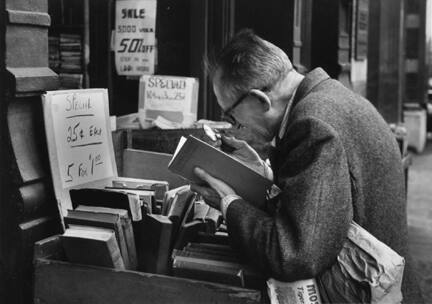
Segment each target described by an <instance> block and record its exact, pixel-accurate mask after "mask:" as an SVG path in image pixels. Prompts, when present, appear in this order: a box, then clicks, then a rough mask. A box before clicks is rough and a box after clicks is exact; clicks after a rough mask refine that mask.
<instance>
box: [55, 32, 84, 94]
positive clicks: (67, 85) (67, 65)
mask: <svg viewBox="0 0 432 304" xmlns="http://www.w3.org/2000/svg"><path fill="white" fill-rule="evenodd" d="M82 49H83V47H82V37H81V35H77V34H64V33H62V34H60V38H59V50H60V65H59V69H58V72H59V77H60V87H61V88H63V89H82V84H83V74H82V73H83V56H82Z"/></svg>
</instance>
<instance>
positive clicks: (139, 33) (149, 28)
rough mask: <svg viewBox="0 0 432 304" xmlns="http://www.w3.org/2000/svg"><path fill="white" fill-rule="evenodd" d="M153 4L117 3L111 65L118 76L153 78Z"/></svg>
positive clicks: (149, 1) (144, 1)
mask: <svg viewBox="0 0 432 304" xmlns="http://www.w3.org/2000/svg"><path fill="white" fill-rule="evenodd" d="M156 4H157V2H156V0H117V1H116V28H115V63H116V70H117V73H118V74H119V75H129V76H137V75H138V76H139V75H143V74H153V73H154V65H155V53H156V39H155V31H156Z"/></svg>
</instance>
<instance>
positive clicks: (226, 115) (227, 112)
mask: <svg viewBox="0 0 432 304" xmlns="http://www.w3.org/2000/svg"><path fill="white" fill-rule="evenodd" d="M248 95H249V92H246V93H245V94H243V95H241V96H240V97H239V99H237V100H236V102H234V103H233V104H232V105H231V106H230V107H229V108H228V109H226V110H224V111H223V117H222V118H223V119H224V120H226V121H228V122H229V123H230V124H232V125H233V127H236V128H237V129H241V128H243V126H242V125H241V124H240V123H239V122H238V121H237V120H236V119H235V117H234V116H233V115H232V114H231V112H232V111H233V110H234V109H235V108H236V107H237V106H238V105H239V104H240V103H241V102H242V101H243V100H244V99H245V98H246V97H247V96H248Z"/></svg>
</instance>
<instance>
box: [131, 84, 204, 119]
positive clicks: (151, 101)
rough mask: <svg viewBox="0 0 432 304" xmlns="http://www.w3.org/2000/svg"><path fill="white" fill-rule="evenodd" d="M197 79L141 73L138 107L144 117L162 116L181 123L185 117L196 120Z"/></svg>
mask: <svg viewBox="0 0 432 304" xmlns="http://www.w3.org/2000/svg"><path fill="white" fill-rule="evenodd" d="M197 103H198V80H197V79H196V78H191V77H176V76H162V75H153V76H150V75H143V76H141V78H140V86H139V108H140V109H144V111H145V115H146V118H148V119H152V120H154V119H156V118H157V116H159V115H160V116H162V117H164V118H166V119H168V120H171V121H174V122H178V123H182V122H184V119H185V117H188V118H189V119H191V120H194V121H195V120H196V117H197V108H198V105H197Z"/></svg>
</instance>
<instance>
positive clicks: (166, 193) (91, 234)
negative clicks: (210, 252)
mask: <svg viewBox="0 0 432 304" xmlns="http://www.w3.org/2000/svg"><path fill="white" fill-rule="evenodd" d="M70 196H71V200H72V205H73V206H74V209H73V210H68V214H67V216H65V217H64V221H65V224H66V227H67V229H66V232H65V234H64V235H63V237H62V238H64V239H65V240H66V241H65V242H64V243H65V244H68V243H71V241H70V240H71V239H73V241H72V243H73V244H74V246H71V245H69V246H67V245H66V246H64V249H65V253H66V257H67V258H68V259H69V261H71V262H75V263H81V264H91V265H97V266H105V267H114V268H120V269H123V268H124V269H132V270H136V269H138V270H142V271H146V272H152V273H159V274H168V273H169V272H170V269H169V266H170V265H169V264H170V263H169V259H170V256H171V252H172V249H173V247H174V245H175V243H176V242H177V241H178V237H179V235H180V234H181V235H183V234H182V233H183V232H184V228H182V225H184V223H185V222H186V218H187V217H189V218H193V211H194V210H195V208H194V206H195V198H196V194H195V193H193V192H192V191H190V188H189V186H184V187H179V188H175V189H171V190H169V188H168V183H167V182H165V181H153V180H141V179H132V178H131V179H127V178H122V180H121V181H116V180H114V181H113V182H112V185H111V186H107V187H105V188H104V189H99V188H81V189H72V190H70ZM96 230H97V233H96ZM107 230H108V231H107ZM108 234H110V235H111V236H110V235H108ZM101 242H102V244H101ZM73 248H78V249H75V250H74V249H73ZM102 255H104V256H105V258H101V256H102ZM109 257H111V258H109Z"/></svg>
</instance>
